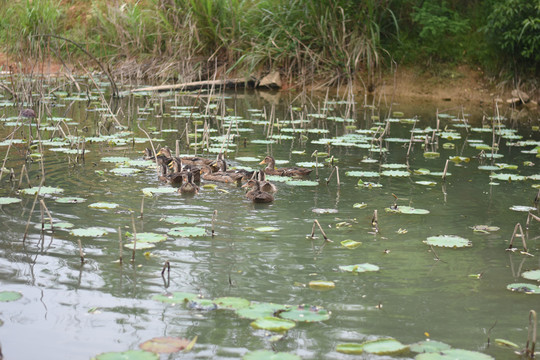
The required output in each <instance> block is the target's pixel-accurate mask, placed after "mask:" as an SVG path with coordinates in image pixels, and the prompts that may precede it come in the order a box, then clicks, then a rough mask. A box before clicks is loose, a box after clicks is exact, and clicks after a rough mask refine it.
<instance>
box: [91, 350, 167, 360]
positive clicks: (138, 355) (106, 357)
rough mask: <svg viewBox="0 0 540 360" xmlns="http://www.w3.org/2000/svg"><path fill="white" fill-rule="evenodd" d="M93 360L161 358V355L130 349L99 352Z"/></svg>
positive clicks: (155, 359) (150, 359)
mask: <svg viewBox="0 0 540 360" xmlns="http://www.w3.org/2000/svg"><path fill="white" fill-rule="evenodd" d="M92 360H159V355H158V354H154V353H153V352H148V351H143V350H129V351H124V352H108V353H103V354H99V355H96V357H93V358H92Z"/></svg>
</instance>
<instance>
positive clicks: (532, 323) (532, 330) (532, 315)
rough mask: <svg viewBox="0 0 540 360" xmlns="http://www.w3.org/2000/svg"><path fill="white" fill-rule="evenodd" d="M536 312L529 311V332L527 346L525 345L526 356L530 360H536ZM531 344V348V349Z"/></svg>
mask: <svg viewBox="0 0 540 360" xmlns="http://www.w3.org/2000/svg"><path fill="white" fill-rule="evenodd" d="M536 324H537V321H536V311H534V310H531V311H529V331H528V332H527V345H525V355H526V356H527V357H528V358H529V359H534V348H535V347H536ZM529 344H530V345H531V348H530V349H529Z"/></svg>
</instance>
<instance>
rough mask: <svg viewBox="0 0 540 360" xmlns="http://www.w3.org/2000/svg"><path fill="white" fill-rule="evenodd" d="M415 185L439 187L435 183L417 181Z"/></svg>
mask: <svg viewBox="0 0 540 360" xmlns="http://www.w3.org/2000/svg"><path fill="white" fill-rule="evenodd" d="M415 184H418V185H424V186H435V185H437V183H436V182H435V181H424V180H421V181H415Z"/></svg>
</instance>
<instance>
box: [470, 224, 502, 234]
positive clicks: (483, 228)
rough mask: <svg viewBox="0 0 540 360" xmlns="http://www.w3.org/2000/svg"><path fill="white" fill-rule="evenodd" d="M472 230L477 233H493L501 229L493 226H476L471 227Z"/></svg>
mask: <svg viewBox="0 0 540 360" xmlns="http://www.w3.org/2000/svg"><path fill="white" fill-rule="evenodd" d="M471 229H473V231H476V232H484V233H489V232H493V231H499V230H500V227H498V226H491V225H474V226H473V227H471Z"/></svg>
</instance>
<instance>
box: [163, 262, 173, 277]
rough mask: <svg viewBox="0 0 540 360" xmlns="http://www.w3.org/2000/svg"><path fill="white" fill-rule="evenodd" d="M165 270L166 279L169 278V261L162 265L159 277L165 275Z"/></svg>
mask: <svg viewBox="0 0 540 360" xmlns="http://www.w3.org/2000/svg"><path fill="white" fill-rule="evenodd" d="M165 270H167V277H168V278H169V279H170V278H171V263H170V262H169V261H165V264H163V268H162V269H161V276H163V274H165Z"/></svg>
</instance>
